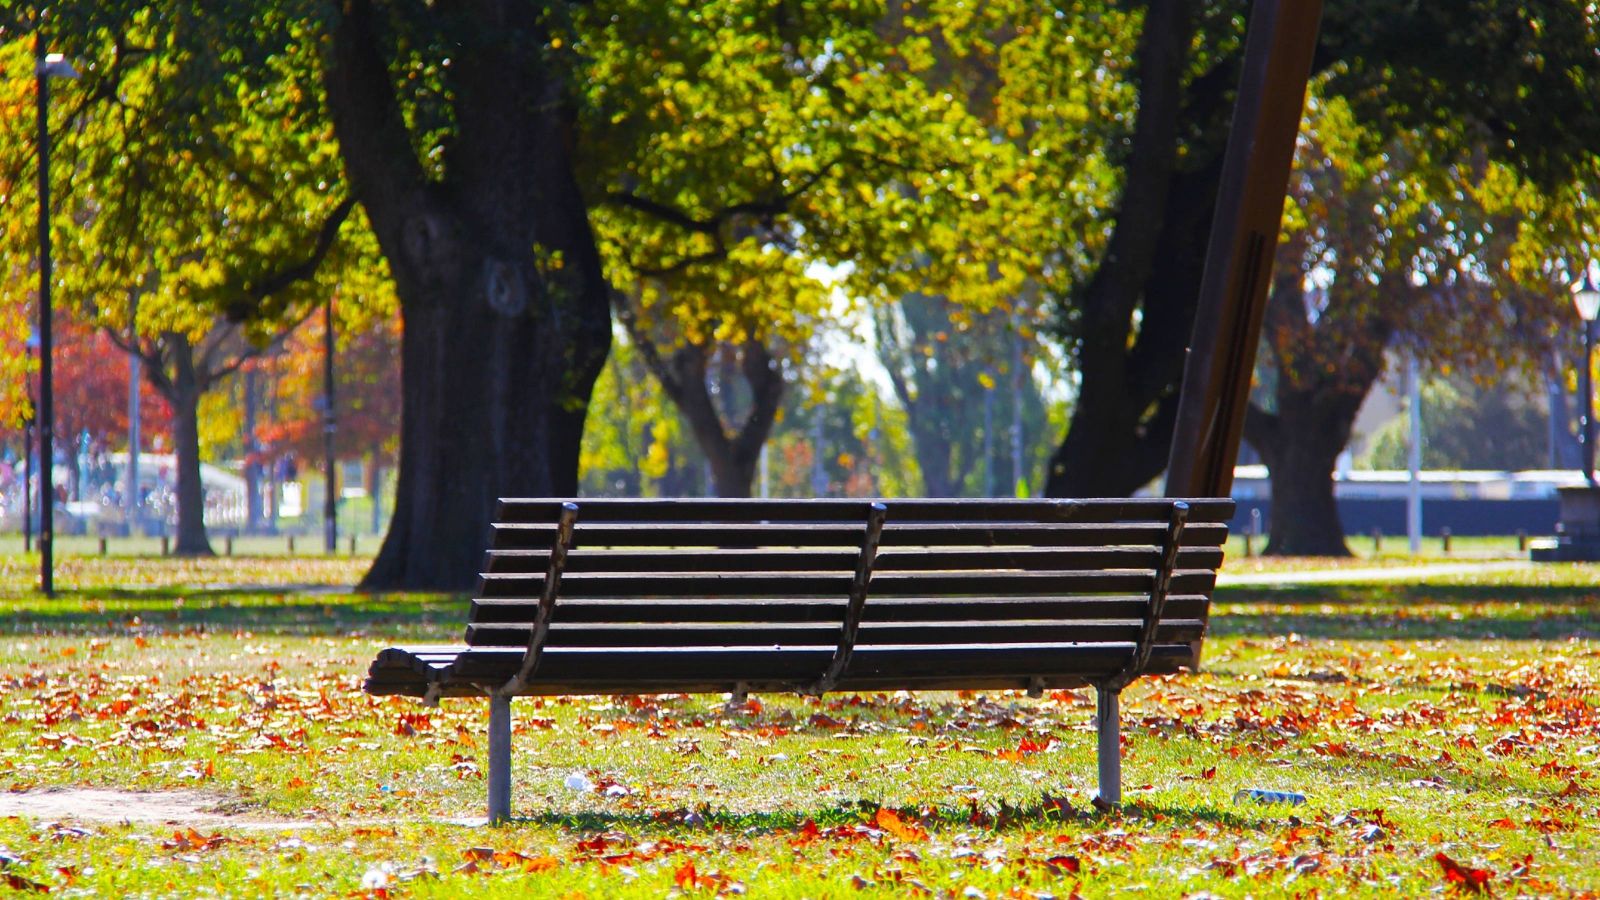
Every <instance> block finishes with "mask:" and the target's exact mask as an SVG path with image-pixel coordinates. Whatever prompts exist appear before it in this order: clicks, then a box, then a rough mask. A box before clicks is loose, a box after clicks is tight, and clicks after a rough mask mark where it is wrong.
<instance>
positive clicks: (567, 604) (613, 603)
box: [471, 594, 1211, 624]
mask: <svg viewBox="0 0 1600 900" xmlns="http://www.w3.org/2000/svg"><path fill="white" fill-rule="evenodd" d="M1210 602H1211V601H1210V599H1209V598H1208V597H1206V596H1204V595H1200V594H1190V595H1173V596H1170V597H1169V598H1168V599H1167V606H1166V610H1165V613H1164V616H1163V618H1171V619H1201V618H1205V616H1206V613H1207V612H1208V611H1209V610H1210ZM844 607H845V601H844V599H843V598H833V599H829V600H823V599H771V598H767V599H755V598H749V599H743V598H728V599H721V598H719V599H715V600H710V599H683V600H643V599H640V600H634V599H619V600H577V599H569V600H562V601H561V602H559V603H557V604H556V608H555V614H554V616H553V618H552V622H555V623H569V622H571V623H577V622H591V623H605V622H840V621H843V618H844ZM1149 607H1150V598H1148V597H1140V596H1133V595H1129V596H1107V597H1067V598H1051V597H869V598H868V599H867V604H866V607H865V608H864V613H863V615H864V621H868V622H872V621H927V620H938V619H944V620H962V619H979V620H992V619H1051V620H1064V621H1072V620H1085V619H1142V618H1143V616H1144V614H1145V611H1146V610H1148V609H1149ZM535 608H536V604H535V603H534V602H533V601H531V600H506V599H501V600H489V599H480V600H476V601H474V602H473V607H472V617H471V622H472V623H473V624H476V623H492V622H528V621H531V619H532V617H533V610H534V609H535Z"/></svg>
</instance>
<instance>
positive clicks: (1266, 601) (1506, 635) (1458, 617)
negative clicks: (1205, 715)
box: [1210, 585, 1600, 641]
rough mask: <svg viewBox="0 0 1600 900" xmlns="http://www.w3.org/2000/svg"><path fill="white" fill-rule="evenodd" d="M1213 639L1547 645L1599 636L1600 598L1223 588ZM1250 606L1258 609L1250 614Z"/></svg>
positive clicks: (1570, 593) (1550, 592) (1396, 589)
mask: <svg viewBox="0 0 1600 900" xmlns="http://www.w3.org/2000/svg"><path fill="white" fill-rule="evenodd" d="M1215 597H1216V602H1217V603H1219V604H1227V605H1230V606H1232V607H1234V608H1233V609H1229V610H1225V611H1222V612H1216V613H1213V615H1212V618H1211V629H1210V633H1211V635H1212V636H1214V637H1253V638H1266V637H1281V636H1283V635H1286V634H1290V633H1294V634H1299V635H1301V636H1304V637H1310V638H1324V639H1343V640H1442V639H1452V640H1549V641H1559V640H1568V639H1571V638H1588V639H1594V638H1597V637H1600V599H1597V593H1596V592H1595V591H1593V590H1590V589H1586V588H1574V587H1570V586H1562V587H1528V586H1499V587H1497V586H1492V585H1446V586H1441V585H1362V586H1351V585H1329V586H1318V587H1309V586H1297V587H1294V588H1284V589H1265V590H1263V589H1256V588H1251V589H1239V588H1222V589H1218V591H1217V592H1216V595H1215ZM1252 607H1258V608H1256V609H1252Z"/></svg>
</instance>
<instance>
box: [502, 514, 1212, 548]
mask: <svg viewBox="0 0 1600 900" xmlns="http://www.w3.org/2000/svg"><path fill="white" fill-rule="evenodd" d="M863 531H864V526H863V525H858V524H838V525H833V524H823V525H787V524H785V525H772V524H764V523H756V524H748V525H737V524H725V523H712V524H699V523H689V524H674V525H639V524H622V525H593V524H590V525H585V524H583V522H582V521H580V522H579V524H578V526H577V528H576V529H575V530H574V532H573V533H574V541H575V543H574V546H575V547H576V548H577V549H580V550H581V549H585V548H596V547H661V548H668V547H685V548H686V547H728V548H754V547H859V546H860V544H861V537H862V533H863ZM1166 534H1167V526H1166V525H1165V524H1162V523H1157V522H1151V523H1132V524H1122V523H1116V524H1108V525H1085V524H1058V525H1031V524H997V525H993V526H987V527H974V526H972V525H955V524H941V523H934V524H905V525H897V524H894V523H893V522H890V523H889V524H887V525H885V526H884V529H883V546H884V547H885V548H886V549H887V548H891V547H971V546H979V547H981V546H995V545H1012V546H1024V547H1103V546H1112V545H1137V546H1146V545H1148V546H1159V545H1160V544H1161V542H1162V541H1163V540H1164V539H1165V538H1166ZM555 536H556V526H554V525H542V524H540V525H518V524H504V523H500V524H496V525H495V526H494V536H493V547H494V549H495V550H544V549H549V548H550V546H551V545H552V543H553V542H554V540H555ZM1227 536H1228V526H1227V525H1225V524H1206V523H1200V524H1195V525H1189V526H1187V527H1186V528H1185V529H1184V533H1183V545H1184V546H1185V547H1218V546H1221V545H1222V543H1223V542H1224V541H1225V540H1226V539H1227Z"/></svg>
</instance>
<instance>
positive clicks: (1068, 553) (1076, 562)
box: [872, 546, 1222, 572]
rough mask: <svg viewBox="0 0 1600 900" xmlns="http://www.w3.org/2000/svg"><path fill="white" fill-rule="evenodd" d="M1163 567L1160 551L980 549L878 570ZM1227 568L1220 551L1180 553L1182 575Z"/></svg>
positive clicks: (896, 562)
mask: <svg viewBox="0 0 1600 900" xmlns="http://www.w3.org/2000/svg"><path fill="white" fill-rule="evenodd" d="M1159 565H1161V548H1159V547H1154V546H1151V547H1065V548H1034V547H983V548H978V549H967V548H960V549H957V548H941V549H925V548H919V549H898V550H884V551H882V552H880V553H879V554H878V557H877V559H876V561H874V562H873V564H872V570H873V571H874V572H914V571H938V570H943V571H960V570H963V569H966V570H979V571H985V572H999V571H1005V570H1021V571H1036V570H1046V571H1051V570H1054V571H1071V570H1096V569H1154V568H1156V567H1157V566H1159ZM1220 565H1222V550H1221V548H1218V547H1190V548H1186V549H1183V550H1180V551H1179V552H1178V568H1180V569H1215V568H1217V567H1218V566H1220Z"/></svg>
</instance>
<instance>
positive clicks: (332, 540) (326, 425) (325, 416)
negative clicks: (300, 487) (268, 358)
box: [322, 295, 339, 555]
mask: <svg viewBox="0 0 1600 900" xmlns="http://www.w3.org/2000/svg"><path fill="white" fill-rule="evenodd" d="M333 431H334V418H333V297H332V295H329V297H328V305H327V306H325V307H323V309H322V453H323V468H324V470H325V472H326V475H325V480H326V482H327V497H325V498H323V502H322V519H323V522H322V533H323V549H325V550H326V551H327V552H328V553H329V555H332V554H333V553H334V552H335V551H337V550H338V548H339V520H338V513H339V506H338V491H339V483H338V473H337V472H335V471H334V466H333Z"/></svg>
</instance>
